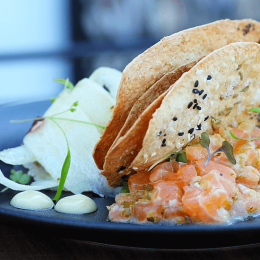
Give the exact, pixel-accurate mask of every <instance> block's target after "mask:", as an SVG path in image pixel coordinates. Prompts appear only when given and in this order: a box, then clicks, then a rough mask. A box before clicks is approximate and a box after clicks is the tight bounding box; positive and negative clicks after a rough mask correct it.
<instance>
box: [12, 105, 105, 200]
mask: <svg viewBox="0 0 260 260" xmlns="http://www.w3.org/2000/svg"><path fill="white" fill-rule="evenodd" d="M78 104H79V102H78V101H76V102H74V103H73V104H72V105H71V107H70V108H69V109H67V110H65V111H62V112H60V113H57V114H54V115H52V116H46V117H37V118H30V119H25V120H11V123H23V122H27V121H40V120H44V119H49V120H51V121H52V122H53V123H54V124H56V126H57V127H59V129H60V130H61V132H62V133H63V135H64V137H65V139H66V143H67V155H66V158H65V160H64V163H63V166H62V169H61V177H60V181H59V186H58V189H57V192H56V195H55V197H54V198H53V200H58V199H59V198H60V195H61V193H62V190H63V188H64V184H65V181H66V178H67V175H68V172H69V168H70V163H71V153H70V147H69V142H68V138H67V136H66V133H65V132H64V130H63V129H62V127H61V126H60V125H59V124H58V123H57V121H56V120H66V121H71V122H76V123H84V124H88V125H93V126H96V127H99V128H102V129H105V127H104V126H100V125H96V124H93V123H90V122H85V121H80V120H73V119H68V118H60V117H57V116H58V115H61V114H64V113H66V112H68V111H70V112H72V113H74V112H75V111H76V110H77V106H78Z"/></svg>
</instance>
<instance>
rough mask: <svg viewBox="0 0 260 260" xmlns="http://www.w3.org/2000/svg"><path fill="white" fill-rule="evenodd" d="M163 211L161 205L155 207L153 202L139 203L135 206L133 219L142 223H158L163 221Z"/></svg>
mask: <svg viewBox="0 0 260 260" xmlns="http://www.w3.org/2000/svg"><path fill="white" fill-rule="evenodd" d="M162 209H163V207H162V205H161V204H156V205H154V204H152V203H151V202H139V203H137V204H135V205H134V206H133V217H134V219H135V220H137V221H139V222H141V223H146V222H152V223H158V222H160V220H161V219H162V214H163V211H162Z"/></svg>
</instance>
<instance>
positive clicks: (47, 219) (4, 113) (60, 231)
mask: <svg viewBox="0 0 260 260" xmlns="http://www.w3.org/2000/svg"><path fill="white" fill-rule="evenodd" d="M50 104H51V103H50V102H49V101H42V102H37V103H30V104H22V105H12V106H2V107H1V106H0V150H3V149H5V148H11V147H16V146H18V145H20V144H21V142H22V140H23V137H24V135H25V134H26V132H27V131H28V129H29V128H30V126H31V123H30V122H29V123H22V124H11V123H10V120H11V119H26V118H32V117H36V116H40V115H42V114H43V113H44V111H45V110H46V109H47V108H48V106H49V105H50ZM0 169H1V170H2V171H3V172H4V174H6V175H9V174H10V170H11V166H10V165H6V164H4V163H2V162H0ZM2 188H3V187H2V186H1V185H0V189H2ZM16 193H17V192H16V191H12V190H10V189H9V190H7V191H5V192H4V193H1V194H0V221H2V222H4V223H6V224H11V225H17V227H19V228H26V229H27V230H29V231H32V232H34V231H36V232H43V233H46V234H47V235H51V236H55V235H56V236H63V237H68V238H74V239H80V240H85V241H93V242H99V243H105V244H111V245H121V246H132V247H146V248H166V249H182V248H187V249H192V248H209V247H214V248H216V247H228V246H237V245H246V244H251V243H258V242H260V218H253V219H248V220H246V221H244V222H240V223H236V224H232V225H228V226H227V225H183V226H162V225H136V224H122V223H112V222H108V221H107V216H108V211H107V209H106V206H108V205H111V204H112V203H113V202H114V199H113V198H100V197H98V196H96V195H94V194H92V193H87V195H88V196H90V197H92V198H93V199H94V201H95V202H96V203H97V205H98V210H97V211H96V212H94V213H91V214H86V215H68V214H62V213H57V212H56V211H54V210H53V209H52V210H47V211H38V212H37V211H27V210H20V209H16V208H13V207H12V206H10V205H9V202H10V200H11V199H12V197H13V196H14V195H15V194H16ZM45 194H47V195H48V196H50V197H51V198H53V197H54V192H52V191H46V192H45ZM66 195H68V194H66V193H63V194H62V196H66Z"/></svg>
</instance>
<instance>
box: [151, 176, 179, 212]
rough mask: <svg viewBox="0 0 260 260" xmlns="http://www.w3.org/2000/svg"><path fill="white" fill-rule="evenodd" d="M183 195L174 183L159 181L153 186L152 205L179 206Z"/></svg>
mask: <svg viewBox="0 0 260 260" xmlns="http://www.w3.org/2000/svg"><path fill="white" fill-rule="evenodd" d="M182 195H183V193H182V191H181V190H180V188H179V187H178V186H177V185H176V183H175V182H172V181H158V182H156V183H154V184H153V191H152V198H151V202H152V204H162V205H163V206H173V207H174V206H179V205H180V202H181V197H182Z"/></svg>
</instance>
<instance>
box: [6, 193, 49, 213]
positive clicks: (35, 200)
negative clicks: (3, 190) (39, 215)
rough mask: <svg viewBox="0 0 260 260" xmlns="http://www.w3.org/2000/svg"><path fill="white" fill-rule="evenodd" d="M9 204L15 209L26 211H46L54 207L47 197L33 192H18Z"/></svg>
mask: <svg viewBox="0 0 260 260" xmlns="http://www.w3.org/2000/svg"><path fill="white" fill-rule="evenodd" d="M10 204H11V205H12V206H13V207H15V208H19V209H27V210H46V209H51V208H52V207H53V206H54V203H53V201H52V200H51V199H50V198H49V197H48V196H47V195H45V194H43V193H42V192H39V191H35V190H26V191H23V192H19V193H18V194H16V195H15V196H14V197H13V198H12V200H11V202H10Z"/></svg>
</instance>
